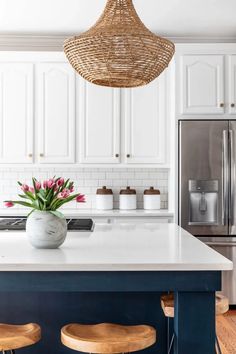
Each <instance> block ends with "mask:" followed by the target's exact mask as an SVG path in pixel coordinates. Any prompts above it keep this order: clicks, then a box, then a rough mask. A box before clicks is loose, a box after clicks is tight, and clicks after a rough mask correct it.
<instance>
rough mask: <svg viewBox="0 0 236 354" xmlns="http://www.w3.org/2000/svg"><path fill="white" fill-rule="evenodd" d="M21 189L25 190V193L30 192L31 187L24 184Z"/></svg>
mask: <svg viewBox="0 0 236 354" xmlns="http://www.w3.org/2000/svg"><path fill="white" fill-rule="evenodd" d="M21 189H22V190H23V192H28V191H29V186H28V185H27V184H22V186H21Z"/></svg>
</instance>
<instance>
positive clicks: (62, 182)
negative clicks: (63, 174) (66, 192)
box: [57, 178, 65, 187]
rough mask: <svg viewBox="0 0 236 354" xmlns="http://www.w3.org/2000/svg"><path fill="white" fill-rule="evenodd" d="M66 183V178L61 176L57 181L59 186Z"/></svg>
mask: <svg viewBox="0 0 236 354" xmlns="http://www.w3.org/2000/svg"><path fill="white" fill-rule="evenodd" d="M64 183H65V180H64V178H60V179H59V180H58V181H57V185H58V187H61V186H63V184H64Z"/></svg>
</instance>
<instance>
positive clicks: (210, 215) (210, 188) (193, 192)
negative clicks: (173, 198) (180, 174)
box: [188, 180, 219, 225]
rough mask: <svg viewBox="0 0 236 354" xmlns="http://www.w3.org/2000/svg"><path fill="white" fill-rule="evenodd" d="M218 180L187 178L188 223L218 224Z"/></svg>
mask: <svg viewBox="0 0 236 354" xmlns="http://www.w3.org/2000/svg"><path fill="white" fill-rule="evenodd" d="M218 184H219V183H218V180H189V223H188V224H189V225H217V224H218V199H219V186H218Z"/></svg>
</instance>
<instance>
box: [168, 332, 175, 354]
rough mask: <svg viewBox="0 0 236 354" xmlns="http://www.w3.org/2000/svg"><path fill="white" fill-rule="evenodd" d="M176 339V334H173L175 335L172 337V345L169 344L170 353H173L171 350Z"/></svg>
mask: <svg viewBox="0 0 236 354" xmlns="http://www.w3.org/2000/svg"><path fill="white" fill-rule="evenodd" d="M174 340H175V334H173V336H172V338H171V341H170V346H169V349H168V354H170V353H171V350H172V348H173V344H174Z"/></svg>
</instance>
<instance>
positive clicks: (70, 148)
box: [37, 63, 75, 163]
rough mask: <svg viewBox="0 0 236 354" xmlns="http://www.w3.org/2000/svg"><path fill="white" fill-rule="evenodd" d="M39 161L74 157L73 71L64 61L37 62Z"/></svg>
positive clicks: (69, 160) (55, 160) (64, 160)
mask: <svg viewBox="0 0 236 354" xmlns="http://www.w3.org/2000/svg"><path fill="white" fill-rule="evenodd" d="M37 84H38V85H37V88H38V91H37V97H38V101H37V104H38V106H37V111H38V128H39V151H38V153H39V158H40V163H73V162H74V161H75V73H74V71H73V69H72V68H71V66H70V65H69V64H67V63H41V64H38V65H37Z"/></svg>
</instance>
